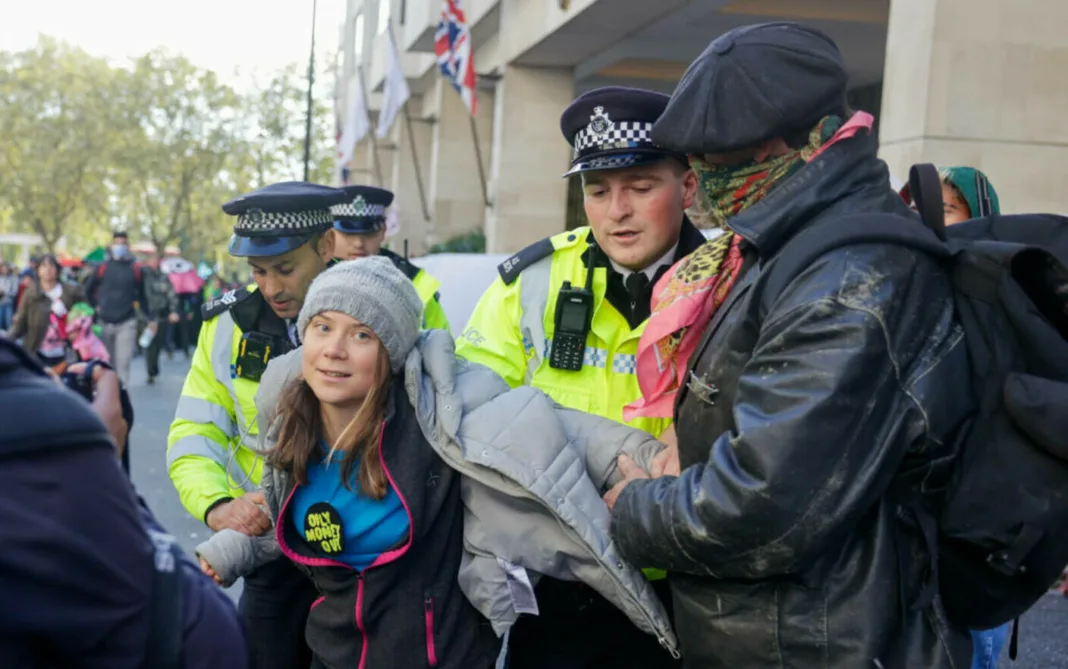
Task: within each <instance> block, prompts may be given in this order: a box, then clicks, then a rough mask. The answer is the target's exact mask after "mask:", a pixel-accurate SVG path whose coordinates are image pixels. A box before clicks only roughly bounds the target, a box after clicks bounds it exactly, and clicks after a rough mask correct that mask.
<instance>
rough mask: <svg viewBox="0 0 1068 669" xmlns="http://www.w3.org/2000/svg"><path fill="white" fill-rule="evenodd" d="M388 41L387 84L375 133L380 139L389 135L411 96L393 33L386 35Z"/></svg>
mask: <svg viewBox="0 0 1068 669" xmlns="http://www.w3.org/2000/svg"><path fill="white" fill-rule="evenodd" d="M386 39H388V40H389V44H388V45H387V48H386V83H385V85H384V88H383V90H382V111H381V112H380V113H379V114H378V129H377V130H376V131H375V134H376V135H378V137H379V138H382V137H385V136H386V134H387V133H389V129H390V128H391V127H392V126H393V121H394V120H395V119H396V118H397V112H399V111H400V110H401V108H402V107H404V103H405V102H407V100H408V96H409V95H411V91H409V90H408V81H407V80H406V79H405V78H404V68H403V67H402V66H401V60H400V54H399V53H397V45H396V44H395V43H394V42H393V32H392V31H388V32H387V33H386Z"/></svg>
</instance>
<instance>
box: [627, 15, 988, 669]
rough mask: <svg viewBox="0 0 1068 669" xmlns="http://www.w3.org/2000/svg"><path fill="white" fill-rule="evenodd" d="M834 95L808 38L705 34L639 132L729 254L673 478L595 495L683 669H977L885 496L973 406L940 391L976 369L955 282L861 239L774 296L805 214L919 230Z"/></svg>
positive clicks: (943, 444) (780, 28)
mask: <svg viewBox="0 0 1068 669" xmlns="http://www.w3.org/2000/svg"><path fill="white" fill-rule="evenodd" d="M846 81H847V74H846V71H845V68H844V65H843V63H842V61H841V57H840V55H839V53H838V50H837V47H836V46H835V45H834V43H833V42H832V41H831V40H830V39H829V38H827V37H826V36H825V35H823V34H822V33H819V32H818V31H815V30H812V29H809V28H807V27H804V26H800V25H798V24H787V23H778V24H765V25H760V26H746V27H743V28H739V29H736V30H733V31H731V32H729V33H727V34H725V35H723V36H721V37H720V38H718V39H716V40H715V41H713V42H712V44H711V45H710V46H709V47H708V49H707V50H706V51H705V52H704V53H703V54H702V55H701V56H700V57H699V58H698V60H697V61H695V62H694V63H693V64H692V65H691V66H690V69H689V70H688V71H687V73H686V75H685V76H684V78H683V80H682V81H681V82H680V84H679V87H678V89H677V90H676V91H675V93H674V95H673V96H672V100H671V103H670V104H669V106H668V108H667V110H666V111H665V113H664V115H663V116H662V117H661V119H660V120H659V121H658V122H657V124H656V125H655V126H654V130H653V138H654V140H655V141H656V142H657V143H659V144H661V145H663V146H667V147H669V148H671V149H673V150H676V151H680V152H682V153H686V154H689V155H691V156H694V157H695V158H694V159H693V160H694V162H696V163H698V164H696V165H695V170H697V171H698V172H699V173H703V175H704V176H702V178H701V182H702V188H703V189H705V193H704V195H705V199H704V202H705V203H706V204H708V205H710V206H711V207H712V208H713V211H712V215H711V216H710V218H711V220H718V221H720V222H721V223H723V224H724V227H725V231H726V233H727V234H732V233H733V234H734V235H736V239H737V243H738V244H739V246H738V248H739V249H740V250H741V251H742V257H743V258H744V264H743V269H742V271H741V275H740V277H739V278H738V279H737V281H736V283H735V284H734V286H733V287H732V288H731V290H730V293H729V295H728V297H727V298H726V301H725V302H724V304H723V305H722V306H721V307H720V308H719V310H718V311H717V312H716V314H715V315H714V316H713V319H712V322H711V323H709V324H707V325H705V324H702V327H704V328H705V329H706V332H705V335H704V339H703V341H702V342H701V344H700V346H699V347H698V348H697V350H696V351H695V352H694V354H693V355H692V356H691V357H690V359H689V364H690V374H689V375H688V377H687V378H688V379H689V382H688V383H687V384H686V386H685V387H683V388H682V389H681V390H680V391H679V394H678V397H677V400H676V409H675V412H676V413H675V419H676V428H677V434H678V452H679V460H680V466H681V469H682V471H681V474H680V475H679V476H677V477H674V476H664V477H661V478H656V479H651V480H650V479H648V477H647V476H646V475H645V474H644V472H635V471H633V470H632V469H631V468H630V467H628V466H627V463H621V465H622V466H623V467H624V470H625V471H627V472H628V481H626V482H624V484H621V485H620V486H617V487H616V488H614V489H613V490H612V491H610V492H609V494H608V495H607V496H606V500H607V501H608V502H609V504H610V505H611V504H614V507H613V515H612V533H613V536H614V537H615V539H616V541H617V542H618V543H619V546H620V548H621V550H622V551H623V553H624V554H625V555H626V556H627V557H628V558H629V559H630V560H631V561H633V562H634V563H635V564H637V565H638V566H641V567H660V568H663V569H666V570H668V572H669V574H670V575H669V578H670V580H671V585H672V591H673V595H674V601H675V616H676V626H677V630H676V631H677V632H678V636H679V641H680V643H681V646H682V652H683V659H684V661H685V664H686V666H687V667H692V668H697V667H700V668H701V669H720V668H734V667H771V666H774V667H793V668H804V667H821V668H831V667H833V668H836V669H837V668H841V669H854V668H860V667H881V668H884V669H891V668H895V667H900V668H902V669H911V668H913V667H925V668H931V667H933V668H955V669H967V667H968V665H969V662H970V657H971V647H970V646H971V644H970V639H969V637H968V633H967V631H966V630H963V629H958V628H956V627H953V626H952V625H950V624H949V623H948V622H947V621H946V618H945V615H944V612H943V610H942V607H941V602H940V601H939V600H938V598H937V596H936V597H935V598H934V599H933V601H930V600H929V599H924V598H921V597H920V593H921V591H922V590H923V586H924V585H925V584H927V583H928V582H929V579H928V573H927V565H928V564H929V556H928V553H927V551H926V550H925V544H924V541H923V539H922V537H921V535H920V534H919V533H918V532H917V531H916V530H915V529H913V525H912V524H911V523H909V522H907V514H905V513H904V512H903V511H902V510H901V509H900V507H899V504H898V503H897V501H896V500H897V499H899V498H898V497H897V496H895V494H894V493H893V492H892V490H894V484H895V483H899V482H900V481H901V480H902V478H903V475H904V474H905V473H909V474H912V475H916V478H917V479H918V480H922V490H923V491H924V492H930V493H931V497H933V496H934V493H936V492H937V489H938V486H939V485H940V484H941V483H942V482H944V481H945V480H946V478H947V477H948V476H949V473H950V472H949V469H950V463H951V461H952V460H953V457H954V455H955V453H956V445H955V442H954V437H955V435H956V433H957V432H958V431H959V430H960V427H961V425H962V424H963V423H964V422H965V421H966V420H967V419H968V417H969V414H970V413H971V412H972V410H973V409H972V405H971V400H970V399H969V398H968V397H967V394H966V393H956V392H951V391H950V390H949V389H951V388H954V387H959V384H960V380H961V379H965V378H967V373H968V367H967V364H968V363H967V358H966V354H965V350H964V347H963V345H962V332H961V329H960V327H959V325H958V324H957V323H956V321H955V318H954V311H953V304H952V292H951V285H950V281H949V277H948V275H947V273H946V272H945V271H944V269H943V268H942V267H940V266H939V265H938V264H937V263H936V262H935V260H933V259H932V258H929V257H926V256H924V255H922V254H920V253H917V252H915V251H913V250H910V249H908V248H904V247H900V246H894V245H883V244H864V245H854V246H849V247H843V248H840V249H838V250H835V251H832V252H829V253H827V254H825V255H823V256H822V257H821V258H820V259H819V260H817V261H816V262H815V263H813V264H812V265H811V266H809V267H808V268H807V269H805V270H804V271H802V273H801V274H800V275H798V276H797V277H795V278H794V279H793V280H792V281H791V282H789V283H788V284H787V285H786V286H785V288H784V289H783V290H781V291H772V292H775V293H776V294H770V293H769V291H767V290H766V288H767V280H768V277H769V275H770V273H771V272H773V270H774V267H775V263H776V261H777V259H778V258H779V257H780V254H788V253H790V244H789V242H790V241H791V239H792V238H794V237H796V236H797V235H798V233H799V232H800V231H802V230H804V229H806V228H808V227H809V226H811V225H814V224H816V223H817V222H818V221H820V220H823V219H826V218H827V217H831V216H834V217H842V216H845V217H854V216H855V217H856V220H857V225H863V223H864V218H865V216H866V215H869V214H872V213H876V212H883V213H886V212H890V213H899V214H900V215H901V216H902V217H908V216H912V214H911V213H910V212H909V211H908V210H907V209H906V208H905V207H903V206H902V203H901V200H900V199H899V198H898V197H897V196H896V194H895V193H893V192H892V191H891V189H890V186H889V176H888V173H887V169H886V166H885V165H884V164H883V163H882V162H881V161H880V160H879V159H878V158H876V148H877V147H876V141H875V138H874V137H871V136H870V126H871V117H870V116H868V115H866V114H862V113H858V114H855V115H850V114H849V113H848V112H847V111H846V105H845V90H846ZM739 182H744V185H743V186H739V185H738V184H739ZM752 184H756V186H755V187H751V186H752Z"/></svg>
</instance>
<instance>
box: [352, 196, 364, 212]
mask: <svg viewBox="0 0 1068 669" xmlns="http://www.w3.org/2000/svg"><path fill="white" fill-rule="evenodd" d="M352 209H353V211H355V212H356V215H357V216H363V214H364V212H365V211H367V200H365V199H363V196H362V195H357V196H356V199H354V200H353V201H352Z"/></svg>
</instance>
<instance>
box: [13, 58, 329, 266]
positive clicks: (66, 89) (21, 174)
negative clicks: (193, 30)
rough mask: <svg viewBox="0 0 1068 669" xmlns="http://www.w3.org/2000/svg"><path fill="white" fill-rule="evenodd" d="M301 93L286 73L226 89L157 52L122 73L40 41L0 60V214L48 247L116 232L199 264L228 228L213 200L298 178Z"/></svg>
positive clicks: (319, 158) (87, 243)
mask: <svg viewBox="0 0 1068 669" xmlns="http://www.w3.org/2000/svg"><path fill="white" fill-rule="evenodd" d="M304 86H305V83H304V80H303V78H302V76H301V75H300V73H299V71H298V69H297V67H295V66H293V67H289V68H286V69H284V70H282V71H280V72H278V73H276V74H275V75H273V76H271V77H270V78H269V79H268V80H267V83H266V84H265V85H262V86H255V85H253V86H251V87H250V90H247V91H241V92H239V91H236V90H235V89H234V88H232V87H230V86H227V85H226V84H224V83H223V82H221V81H220V80H219V79H218V77H217V76H216V75H215V73H213V72H211V71H209V70H205V69H203V68H199V67H197V66H195V65H194V64H193V63H191V62H189V61H188V60H187V59H186V58H184V57H182V56H175V55H172V54H168V53H166V52H164V51H153V52H151V53H148V54H146V55H144V56H142V57H141V58H138V59H136V60H135V61H133V62H132V63H130V64H129V65H128V66H127V67H120V66H115V65H112V64H110V63H109V62H108V61H106V60H103V59H100V58H95V57H92V56H90V55H89V54H87V53H85V52H84V51H81V50H80V49H76V48H72V47H70V46H67V45H65V44H62V43H60V42H57V41H55V40H51V39H48V38H41V39H40V41H39V42H38V44H37V45H36V46H35V47H34V48H33V49H29V50H26V51H22V52H17V53H6V52H2V51H0V168H2V169H3V171H4V175H3V178H2V179H0V211H3V212H5V215H6V220H7V221H8V227H9V228H12V229H13V231H25V232H36V233H37V234H39V235H40V236H41V237H42V238H43V239H44V241H45V246H47V247H48V249H49V250H54V248H55V246H56V244H57V242H58V241H59V240H60V239H61V238H63V237H66V238H67V239H68V240H69V241H72V242H73V245H75V246H78V247H79V248H81V247H84V248H81V250H86V249H88V248H91V247H92V246H94V245H96V243H98V242H99V241H101V240H104V239H106V238H107V236H108V235H109V234H110V230H111V229H112V228H116V227H121V228H124V229H127V230H129V232H130V234H131V236H132V237H133V238H134V239H137V238H138V237H141V238H147V239H149V240H151V241H152V242H153V243H154V244H155V246H156V247H157V248H159V249H163V248H165V247H167V246H168V245H172V244H175V243H177V244H179V245H180V246H181V248H182V250H183V253H184V254H185V255H186V256H187V257H191V258H195V257H212V256H214V255H215V252H216V251H217V250H218V248H219V247H220V246H222V245H225V243H226V240H227V238H228V237H229V229H230V225H231V224H232V221H231V220H230V219H229V217H227V216H225V215H224V214H223V213H222V210H221V205H222V203H223V202H225V201H227V200H229V199H231V198H233V197H234V196H236V195H238V194H240V193H243V192H246V191H248V190H252V189H255V188H258V187H260V186H263V185H266V184H268V183H272V182H276V181H285V180H297V179H300V178H301V176H302V171H303V165H302V158H303V152H304V123H305V104H306V103H305V97H304V96H305V88H304ZM313 112H314V116H313V141H312V162H311V170H310V172H311V175H310V178H311V179H312V180H318V181H320V182H329V179H330V170H331V166H332V156H333V152H334V146H333V140H332V137H333V132H332V129H331V127H330V126H331V118H330V113H329V108H328V107H327V105H326V104H325V102H324V101H322V100H318V101H316V103H315V105H314V108H313Z"/></svg>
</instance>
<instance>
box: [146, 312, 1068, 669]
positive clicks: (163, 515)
mask: <svg viewBox="0 0 1068 669" xmlns="http://www.w3.org/2000/svg"><path fill="white" fill-rule="evenodd" d="M461 322H462V321H461ZM160 366H161V369H162V374H161V376H160V378H159V379H157V382H156V384H155V385H152V386H149V385H146V383H145V371H144V358H136V359H135V360H134V364H133V370H132V372H131V377H132V379H131V383H130V390H131V395H132V397H133V403H134V410H135V425H134V429H133V433H132V435H131V438H130V441H131V447H130V448H131V451H130V467H131V470H132V473H133V480H134V484H135V485H136V486H137V489H138V492H140V493H141V495H142V496H143V497H144V498H145V499H146V500H147V501H148V503H149V505H150V507H151V508H152V510H153V512H154V513H155V514H156V517H157V518H158V519H159V521H160V522H161V523H163V525H164V527H166V528H167V529H168V530H169V531H170V532H171V533H173V534H174V535H175V537H177V538H178V540H179V541H180V542H181V544H182V546H183V547H184V548H185V549H186V550H189V551H192V548H193V547H194V546H195V545H196V544H197V543H198V542H200V541H203V540H204V538H205V537H206V536H207V534H208V530H207V528H206V527H205V526H204V524H203V523H201V522H200V521H199V520H195V519H193V518H192V517H191V516H190V515H189V514H188V513H186V512H185V509H183V508H182V505H181V504H180V503H179V502H178V495H177V493H175V491H174V486H172V485H171V482H170V479H168V478H167V471H166V459H165V458H166V456H165V451H166V447H167V429H168V427H169V426H170V422H171V418H173V416H174V406H175V404H176V403H177V401H178V395H179V393H180V392H181V389H182V381H183V380H184V378H185V374H186V371H187V370H188V368H189V363H188V362H187V361H186V360H185V359H184V358H182V357H181V355H180V354H179V355H178V356H176V357H175V359H174V360H167V359H166V358H164V359H163V360H161V361H160ZM240 591H241V584H240V583H238V584H237V585H235V586H234V587H233V588H231V589H230V590H229V591H228V593H229V594H230V595H231V596H232V597H234V599H235V601H236V599H237V596H238V595H239V594H240ZM1007 655H1008V648H1007V647H1006V649H1005V652H1004V653H1003V659H1002V662H1001V667H1002V669H1068V600H1066V599H1064V598H1062V597H1060V596H1056V595H1049V596H1047V597H1045V598H1044V599H1043V600H1042V601H1041V602H1039V604H1038V605H1036V606H1035V608H1034V609H1032V611H1031V612H1029V613H1028V614H1027V615H1026V616H1025V617H1024V618H1023V621H1022V624H1021V626H1020V653H1019V658H1018V659H1017V661H1016V662H1015V663H1012V662H1010V661H1009V660H1008V657H1007Z"/></svg>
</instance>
